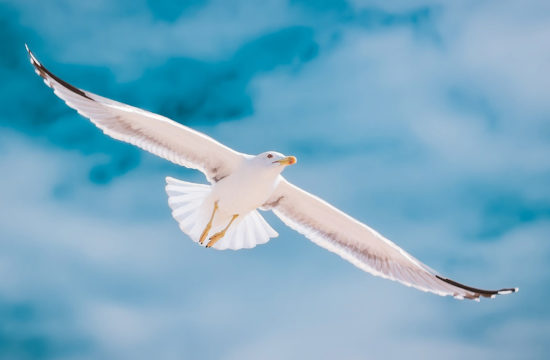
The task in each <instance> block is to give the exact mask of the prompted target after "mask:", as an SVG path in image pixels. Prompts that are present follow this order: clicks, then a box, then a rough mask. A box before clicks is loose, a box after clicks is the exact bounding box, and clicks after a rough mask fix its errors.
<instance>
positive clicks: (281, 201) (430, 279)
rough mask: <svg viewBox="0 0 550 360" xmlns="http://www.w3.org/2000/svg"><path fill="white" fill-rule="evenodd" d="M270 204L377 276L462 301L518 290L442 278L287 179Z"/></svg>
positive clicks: (290, 221) (311, 235)
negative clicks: (490, 288)
mask: <svg viewBox="0 0 550 360" xmlns="http://www.w3.org/2000/svg"><path fill="white" fill-rule="evenodd" d="M264 207H265V208H271V209H272V210H273V212H274V213H275V215H277V216H278V217H279V218H281V220H282V221H283V222H284V223H285V224H287V225H288V226H290V227H291V228H293V229H294V230H296V231H298V232H299V233H301V234H303V235H305V236H306V237H307V238H309V239H310V240H311V241H313V242H314V243H316V244H317V245H319V246H321V247H324V248H325V249H327V250H329V251H332V252H334V253H336V254H338V255H340V256H341V257H342V258H344V259H346V260H348V261H349V262H351V263H352V264H353V265H355V266H357V267H358V268H360V269H362V270H364V271H366V272H369V273H371V274H373V275H376V276H381V277H383V278H386V279H390V280H395V281H399V282H401V283H402V284H405V285H407V286H412V287H415V288H417V289H420V290H423V291H429V292H432V293H435V294H438V295H442V296H445V295H452V296H454V297H455V298H459V299H464V298H466V299H476V300H477V299H479V297H480V296H483V297H491V298H492V297H494V296H496V295H501V294H508V293H512V292H516V291H517V290H518V289H517V288H510V289H501V290H482V289H476V288H473V287H469V286H466V285H462V284H460V283H458V282H456V281H453V280H450V279H447V278H445V277H442V276H440V275H439V274H437V273H436V272H435V271H434V270H432V269H430V268H428V267H427V266H426V265H424V264H422V263H421V262H420V261H418V260H417V259H415V258H414V257H412V256H411V255H409V254H408V253H407V252H405V251H404V250H403V249H401V248H400V247H398V246H397V245H395V244H394V243H393V242H391V241H390V240H388V239H386V238H384V237H383V236H382V235H380V234H379V233H377V232H376V231H374V230H373V229H371V228H370V227H368V226H367V225H365V224H362V223H360V222H359V221H357V220H355V219H353V218H352V217H350V216H348V215H347V214H345V213H343V212H342V211H340V210H338V209H336V208H335V207H333V206H332V205H330V204H328V203H327V202H325V201H323V200H322V199H320V198H318V197H316V196H314V195H311V194H309V193H307V192H306V191H304V190H302V189H300V188H298V187H296V186H294V185H292V184H291V183H289V182H288V181H286V180H285V179H281V182H280V183H279V185H278V187H277V189H276V190H275V193H274V195H273V196H272V197H271V199H270V200H268V202H267V203H266V204H265V205H264Z"/></svg>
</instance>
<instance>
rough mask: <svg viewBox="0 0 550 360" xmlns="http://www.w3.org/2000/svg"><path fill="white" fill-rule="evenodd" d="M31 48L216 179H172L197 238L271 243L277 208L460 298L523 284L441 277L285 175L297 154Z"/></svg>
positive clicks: (372, 262) (348, 249)
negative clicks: (189, 123) (111, 86)
mask: <svg viewBox="0 0 550 360" xmlns="http://www.w3.org/2000/svg"><path fill="white" fill-rule="evenodd" d="M27 51H28V52H29V56H30V60H31V63H32V65H33V66H34V67H35V70H36V73H37V74H38V75H40V76H41V77H42V78H43V79H44V82H45V83H46V85H48V86H49V87H51V88H52V89H53V90H54V93H55V94H56V95H57V96H59V97H60V98H61V99H63V100H64V101H65V102H66V103H67V105H69V106H70V107H72V108H74V109H75V110H77V111H78V112H79V113H80V114H81V115H83V116H85V117H87V118H89V119H90V120H91V121H92V122H93V123H94V124H95V125H96V126H97V127H99V128H100V129H101V130H103V132H104V133H105V134H107V135H109V136H111V137H113V138H115V139H118V140H122V141H125V142H128V143H131V144H134V145H136V146H138V147H140V148H142V149H144V150H147V151H149V152H151V153H153V154H155V155H158V156H160V157H163V158H165V159H167V160H170V161H172V162H173V163H176V164H178V165H182V166H185V167H189V168H193V169H197V170H200V171H202V172H203V173H204V174H205V175H206V177H207V179H208V181H209V182H210V185H203V184H193V183H188V182H184V181H181V180H177V179H173V178H170V177H168V178H167V179H166V182H167V185H166V192H167V194H168V204H169V206H170V207H171V209H172V215H173V217H174V218H175V219H176V221H177V222H178V223H179V226H180V229H181V230H182V231H183V232H184V233H186V234H187V235H189V237H190V238H191V239H192V240H193V241H195V242H197V243H201V240H203V239H204V238H205V236H206V237H208V236H210V235H212V236H210V238H209V240H211V241H210V242H209V243H208V245H207V246H212V247H213V248H215V249H219V250H223V249H233V250H237V249H242V248H252V247H254V246H256V245H258V244H263V243H266V242H267V241H269V239H270V238H273V237H276V236H278V234H277V232H276V231H275V230H273V229H272V228H271V226H269V224H268V223H267V222H266V221H265V220H264V219H263V217H262V216H261V215H260V214H259V212H258V209H262V210H273V212H274V213H275V214H276V215H277V216H278V217H279V218H281V220H282V221H283V222H284V223H285V224H287V225H288V226H289V227H291V228H293V229H294V230H296V231H298V232H299V233H301V234H303V235H304V236H306V237H307V238H309V239H310V240H311V241H313V242H314V243H316V244H317V245H319V246H321V247H323V248H325V249H327V250H329V251H332V252H334V253H336V254H338V255H340V256H341V257H342V258H344V259H346V260H348V261H349V262H351V263H352V264H353V265H355V266H357V267H358V268H360V269H362V270H364V271H366V272H369V273H371V274H373V275H376V276H381V277H383V278H387V279H391V280H396V281H399V282H401V283H403V284H405V285H407V286H412V287H415V288H417V289H420V290H423V291H429V292H432V293H435V294H438V295H451V296H454V297H455V298H461V299H463V298H467V299H476V300H477V299H479V297H494V296H496V295H499V294H507V293H511V292H515V291H517V290H518V289H517V288H509V289H501V290H483V289H476V288H472V287H469V286H466V285H463V284H460V283H458V282H455V281H453V280H450V279H447V278H445V277H442V276H440V275H439V274H437V272H435V271H434V270H432V269H430V268H429V267H427V266H426V265H424V264H422V263H421V262H420V261H418V260H417V259H415V258H414V257H412V256H411V255H409V254H408V253H407V252H405V251H404V250H403V249H401V248H400V247H398V246H397V245H396V244H394V243H393V242H391V241H390V240H388V239H386V238H384V237H383V236H382V235H380V234H379V233H378V232H376V231H374V230H373V229H371V228H370V227H368V226H367V225H365V224H362V223H361V222H359V221H357V220H355V219H353V218H352V217H350V216H349V215H347V214H345V213H343V212H341V211H340V210H338V209H336V208H335V207H333V206H331V205H330V204H328V203H327V202H325V201H323V200H322V199H320V198H318V197H316V196H314V195H311V194H309V193H307V192H306V191H304V190H302V189H300V188H298V187H296V186H294V185H292V184H290V183H289V182H288V181H286V180H285V179H284V178H283V177H282V176H281V175H280V173H281V172H282V171H283V169H284V168H285V167H286V165H291V164H293V163H294V162H295V158H294V157H285V156H284V155H282V154H279V153H277V152H273V151H271V152H266V153H262V154H259V155H257V156H251V155H247V154H242V153H239V152H236V151H234V150H232V149H230V148H228V147H226V146H224V145H222V144H220V143H219V142H217V141H215V140H213V139H212V138H210V137H208V136H206V135H204V134H201V133H199V132H197V131H195V130H192V129H190V128H188V127H186V126H183V125H181V124H179V123H176V122H174V121H172V120H170V119H168V118H166V117H163V116H160V115H157V114H153V113H151V112H148V111H145V110H142V109H139V108H135V107H132V106H129V105H125V104H122V103H119V102H116V101H113V100H110V99H107V98H104V97H101V96H98V95H95V94H92V93H89V92H87V91H84V90H81V89H78V88H76V87H74V86H72V85H70V84H69V83H67V82H65V81H63V80H61V79H60V78H58V77H57V76H55V75H54V74H52V73H51V72H50V71H49V70H47V69H46V68H45V67H44V66H43V65H42V64H41V63H40V62H39V61H38V60H37V59H36V58H35V57H34V55H33V54H32V53H31V52H30V51H29V49H28V47H27ZM218 234H221V237H220V236H217V235H218ZM217 238H219V239H217ZM202 245H206V242H204V243H202Z"/></svg>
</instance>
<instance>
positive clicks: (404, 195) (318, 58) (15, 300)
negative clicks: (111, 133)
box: [0, 0, 550, 360]
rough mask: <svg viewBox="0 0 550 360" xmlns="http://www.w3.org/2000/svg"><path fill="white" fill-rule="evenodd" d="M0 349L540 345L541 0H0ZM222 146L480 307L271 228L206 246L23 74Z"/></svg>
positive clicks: (496, 348) (546, 232) (61, 355)
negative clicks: (278, 160)
mask: <svg viewBox="0 0 550 360" xmlns="http://www.w3.org/2000/svg"><path fill="white" fill-rule="evenodd" d="M0 38H1V40H2V45H3V46H2V49H3V50H2V56H0V75H1V76H2V79H3V81H2V82H1V84H0V95H1V99H2V100H1V101H2V106H1V110H0V185H1V186H0V279H1V281H0V357H1V358H9V359H98V358H103V359H151V358H156V359H227V360H233V359H235V360H237V359H238V360H243V359H304V358H315V359H336V358H337V359H372V358H385V359H399V358H403V357H407V358H419V359H423V358H436V357H441V358H445V359H463V358H472V357H476V358H485V359H493V358H495V359H496V358H499V359H518V358H522V359H543V358H548V356H549V354H550V338H549V337H550V335H549V334H550V308H549V307H548V299H547V297H548V295H550V290H549V285H550V270H549V265H550V243H549V242H548V240H549V237H550V186H549V184H550V156H549V155H550V92H549V89H550V2H548V1H543V0H539V1H534V0H526V1H522V2H519V1H507V0H504V1H503V0H501V1H496V0H495V1H488V0H482V1H479V0H477V1H473V0H472V1H454V2H452V3H450V2H447V1H439V0H433V1H425V0H423V1H420V0H413V1H410V0H408V1H405V0H397V1H392V2H390V3H388V2H387V1H379V0H372V1H363V0H349V1H345V0H324V1H314V0H289V1H286V0H265V1H244V0H230V1H227V0H211V1H208V0H188V1H184V2H178V1H170V0H138V1H130V0H127V1H108V0H99V1H91V2H83V1H79V2H77V1H70V0H44V1H36V0H11V1H10V0H2V1H0ZM25 42H27V43H28V44H29V46H30V47H31V49H32V50H33V51H34V52H35V53H36V55H37V56H38V58H39V59H40V60H41V61H42V62H43V63H44V64H45V65H46V66H48V67H49V68H50V69H51V70H52V71H53V72H55V73H56V74H57V75H59V76H61V77H62V78H64V79H66V80H67V81H69V82H71V83H73V84H75V85H76V86H78V87H81V88H84V89H87V90H90V91H93V92H95V93H98V94H101V95H104V96H108V97H111V98H114V99H117V100H119V101H123V102H126V103H130V104H132V105H136V106H140V107H144V108H146V109H148V110H151V111H155V112H159V113H161V114H163V115H166V116H169V117H171V118H173V119H175V120H176V121H178V122H181V123H183V124H185V125H188V126H191V127H193V128H195V129H198V130H200V131H203V132H205V133H207V134H209V135H210V136H213V137H214V138H216V139H218V140H220V141H222V142H224V143H225V144H227V145H229V146H231V147H233V148H235V149H237V150H239V151H243V152H247V153H251V154H255V153H260V152H263V151H265V150H270V149H274V150H278V151H280V152H283V153H287V154H294V155H296V156H297V157H298V159H299V164H298V165H297V166H294V167H292V168H289V169H287V171H286V172H285V175H286V177H287V178H289V179H290V180H291V181H293V182H295V183H296V184H298V185H299V186H301V187H303V188H305V189H307V190H308V191H310V192H313V193H316V194H318V195H319V196H321V197H323V198H325V199H326V200H328V201H329V202H331V203H333V204H334V205H336V206H338V207H339V208H341V209H343V210H344V211H346V212H349V213H350V214H352V215H353V216H355V217H356V218H358V219H359V220H361V221H364V222H366V223H367V224H369V225H371V226H372V227H374V228H375V229H377V230H378V231H380V232H381V233H382V234H384V235H385V236H387V237H388V238H390V239H392V240H393V241H395V242H396V243H397V244H399V245H400V246H402V247H404V248H405V249H406V250H408V251H409V252H411V253H412V254H413V255H415V256H416V257H418V258H419V259H421V260H422V261H424V262H426V263H427V264H428V265H429V266H431V267H433V268H435V269H437V270H438V271H440V272H442V273H443V274H445V275H448V276H450V277H452V278H455V279H457V280H458V281H461V282H464V283H467V284H470V285H473V286H478V287H488V288H498V287H508V286H519V287H520V289H521V290H520V292H519V293H518V294H515V295H512V296H505V297H499V298H497V299H495V300H485V301H483V300H482V301H481V302H480V303H475V302H468V301H457V300H454V299H451V298H441V297H438V296H436V295H431V294H426V293H422V292H419V291H416V290H414V289H410V288H407V287H404V286H401V285H399V284H397V283H393V282H390V281H387V280H382V279H378V278H374V277H372V276H370V275H368V274H365V273H363V272H361V271H360V270H358V269H357V268H355V267H353V266H352V265H350V264H348V263H347V262H345V261H343V260H342V259H340V258H339V257H338V256H335V255H333V254H331V253H329V252H327V251H325V250H323V249H321V248H318V247H316V246H315V245H314V244H313V243H310V242H309V241H308V240H306V239H305V238H303V237H302V236H300V235H298V234H296V233H294V232H292V231H290V230H288V229H286V227H285V226H284V225H283V224H282V223H281V222H280V221H279V220H278V219H276V218H275V217H274V216H272V215H270V214H266V218H267V219H268V221H269V222H270V223H271V224H272V225H273V226H274V227H275V228H276V229H277V230H278V231H279V233H280V237H279V238H277V239H274V240H272V241H271V242H269V243H268V244H266V245H262V246H260V247H258V248H256V249H253V250H250V251H248V250H243V251H239V252H233V251H225V252H219V251H214V250H205V249H203V248H200V247H198V246H196V245H195V244H194V243H193V242H192V241H190V240H189V239H188V238H187V237H186V236H185V235H184V234H182V233H181V232H180V231H179V229H178V226H177V224H176V222H175V221H173V220H172V219H171V216H170V211H169V208H168V206H167V201H166V196H165V194H164V189H163V187H164V177H165V176H167V175H169V176H174V177H178V178H181V179H185V180H187V181H195V182H205V179H204V178H203V176H202V175H201V174H200V173H197V172H193V171H190V170H186V169H182V168H179V167H177V166H175V165H172V164H170V163H168V162H167V161H164V160H162V159H159V158H156V157H154V156H152V155H149V154H147V153H144V152H142V151H140V150H138V149H136V148H134V147H132V146H130V145H127V144H123V143H119V142H117V141H115V140H112V139H110V138H107V137H106V136H104V135H102V133H101V131H99V130H97V129H96V128H95V127H94V126H93V125H91V124H90V123H89V122H88V121H87V120H85V119H83V118H81V117H80V116H79V115H78V114H76V113H75V112H74V111H73V110H71V109H69V108H68V107H66V106H65V105H64V104H63V103H62V102H61V101H60V100H58V99H57V98H56V97H55V96H54V95H53V94H52V93H51V91H50V90H49V89H48V88H46V87H45V86H44V85H43V84H42V82H41V81H40V79H39V78H38V77H36V75H35V74H34V72H33V71H32V68H31V66H30V64H29V63H28V62H27V58H26V53H25V50H24V45H23V44H24V43H25Z"/></svg>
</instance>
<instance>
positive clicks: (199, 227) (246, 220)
mask: <svg viewBox="0 0 550 360" xmlns="http://www.w3.org/2000/svg"><path fill="white" fill-rule="evenodd" d="M210 189H211V186H210V185H203V184H195V183H189V182H185V181H181V180H178V179H174V178H172V177H167V178H166V193H167V194H168V205H169V206H170V208H171V209H172V216H173V217H174V219H176V221H177V222H178V223H179V227H180V229H181V231H183V232H184V233H186V234H187V235H189V237H191V239H192V240H193V241H194V242H196V243H198V242H199V239H200V235H201V234H202V231H203V230H204V228H205V227H206V224H207V222H208V219H209V218H210V214H211V212H212V207H213V204H212V203H210V202H209V201H207V200H208V195H209V194H210ZM219 230H221V228H217V227H216V226H213V228H212V230H211V232H210V234H209V236H211V235H213V234H214V233H216V232H217V231H219ZM277 236H279V234H278V233H277V232H276V231H275V230H273V228H271V226H269V224H268V223H267V221H265V219H264V218H263V217H262V216H261V215H260V213H259V212H258V211H257V210H254V211H251V212H250V213H248V214H241V215H240V216H239V217H238V218H237V219H236V220H235V222H234V223H233V224H232V226H231V227H230V228H229V229H228V230H227V233H226V234H225V236H224V237H223V238H222V239H220V240H219V241H218V242H217V243H216V244H214V246H213V248H214V249H218V250H225V249H232V250H239V249H250V248H253V247H255V246H256V245H259V244H265V243H266V242H268V241H269V239H270V238H272V237H277ZM207 242H208V239H207V240H206V241H205V242H204V244H203V246H205V245H206V243H207Z"/></svg>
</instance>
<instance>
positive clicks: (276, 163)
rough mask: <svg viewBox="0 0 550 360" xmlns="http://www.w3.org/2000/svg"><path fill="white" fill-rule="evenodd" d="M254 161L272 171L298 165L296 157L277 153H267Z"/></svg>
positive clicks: (256, 157) (257, 156) (258, 156)
mask: <svg viewBox="0 0 550 360" xmlns="http://www.w3.org/2000/svg"><path fill="white" fill-rule="evenodd" d="M254 161H255V162H256V163H257V164H258V165H260V166H262V167H265V168H270V169H279V170H280V171H283V169H284V168H285V167H286V166H288V165H292V164H296V158H295V157H294V156H285V155H283V154H281V153H278V152H276V151H266V152H264V153H261V154H259V155H256V156H255V157H254Z"/></svg>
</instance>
